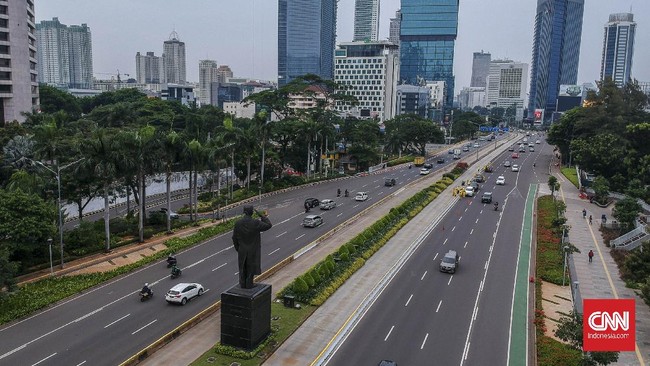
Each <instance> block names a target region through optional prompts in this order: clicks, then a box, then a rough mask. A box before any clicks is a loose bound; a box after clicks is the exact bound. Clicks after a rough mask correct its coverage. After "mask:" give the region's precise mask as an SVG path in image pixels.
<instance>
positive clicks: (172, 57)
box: [163, 31, 187, 84]
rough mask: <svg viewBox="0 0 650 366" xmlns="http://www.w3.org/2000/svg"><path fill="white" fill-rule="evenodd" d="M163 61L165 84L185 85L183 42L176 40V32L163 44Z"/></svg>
mask: <svg viewBox="0 0 650 366" xmlns="http://www.w3.org/2000/svg"><path fill="white" fill-rule="evenodd" d="M163 60H164V65H165V82H167V83H174V84H185V83H186V82H187V78H186V76H185V75H186V70H187V69H186V68H185V42H181V41H180V40H179V39H178V33H176V31H174V32H172V34H170V35H169V39H168V40H167V41H165V42H164V43H163Z"/></svg>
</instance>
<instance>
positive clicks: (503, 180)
mask: <svg viewBox="0 0 650 366" xmlns="http://www.w3.org/2000/svg"><path fill="white" fill-rule="evenodd" d="M505 184H506V177H504V176H503V175H500V176H499V177H498V178H497V185H498V186H503V185H505Z"/></svg>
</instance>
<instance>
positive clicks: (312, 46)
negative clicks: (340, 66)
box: [278, 0, 337, 86]
mask: <svg viewBox="0 0 650 366" xmlns="http://www.w3.org/2000/svg"><path fill="white" fill-rule="evenodd" d="M336 7H337V0H278V85H279V86H283V85H286V84H287V83H288V82H290V81H291V80H293V79H295V78H296V77H297V76H302V75H305V74H316V75H318V76H320V77H322V78H324V79H328V80H331V79H333V77H334V48H335V47H336V43H335V42H336Z"/></svg>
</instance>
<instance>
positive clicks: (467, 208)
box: [465, 202, 472, 212]
mask: <svg viewBox="0 0 650 366" xmlns="http://www.w3.org/2000/svg"><path fill="white" fill-rule="evenodd" d="M469 204H470V205H471V204H472V202H470V203H469ZM467 210H469V207H465V212H467Z"/></svg>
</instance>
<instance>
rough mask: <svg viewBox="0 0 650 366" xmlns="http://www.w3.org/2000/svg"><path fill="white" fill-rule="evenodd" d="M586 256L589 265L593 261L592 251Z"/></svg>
mask: <svg viewBox="0 0 650 366" xmlns="http://www.w3.org/2000/svg"><path fill="white" fill-rule="evenodd" d="M588 256H589V263H591V262H592V261H593V259H594V251H593V250H590V251H589V254H588Z"/></svg>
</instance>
